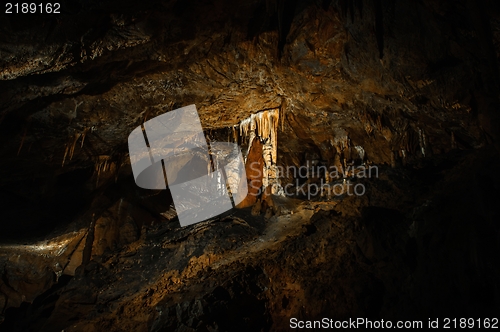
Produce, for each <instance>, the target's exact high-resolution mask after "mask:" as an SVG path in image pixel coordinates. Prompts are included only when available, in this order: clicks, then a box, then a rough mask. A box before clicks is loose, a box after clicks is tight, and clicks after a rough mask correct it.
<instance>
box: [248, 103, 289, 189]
mask: <svg viewBox="0 0 500 332" xmlns="http://www.w3.org/2000/svg"><path fill="white" fill-rule="evenodd" d="M279 121H280V109H274V110H265V111H261V112H259V113H256V114H252V115H251V116H250V117H248V118H247V119H245V120H243V121H241V123H240V135H241V136H242V138H243V139H246V138H247V137H248V151H250V148H251V146H252V142H253V140H254V139H255V138H258V139H259V140H260V141H261V142H262V143H264V146H263V151H262V154H263V155H262V157H263V159H264V169H263V180H262V183H263V185H264V187H268V186H269V187H271V193H273V194H274V193H277V192H278V191H280V190H279V188H280V185H279V179H278V178H277V172H276V163H277V160H278V152H277V151H278V126H279V124H280V122H279ZM247 155H248V152H247Z"/></svg>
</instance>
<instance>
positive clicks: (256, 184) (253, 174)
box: [237, 138, 264, 209]
mask: <svg viewBox="0 0 500 332" xmlns="http://www.w3.org/2000/svg"><path fill="white" fill-rule="evenodd" d="M263 165H264V160H263V158H262V143H261V142H260V140H259V139H257V138H256V139H254V140H253V141H252V146H251V148H250V151H249V152H248V156H247V162H246V164H245V171H246V173H247V185H248V195H247V197H246V198H245V199H244V200H243V201H242V202H241V203H240V204H238V206H237V207H238V208H240V209H241V208H245V207H249V206H252V205H253V204H255V202H256V201H257V198H258V196H259V194H260V188H261V186H262V167H263Z"/></svg>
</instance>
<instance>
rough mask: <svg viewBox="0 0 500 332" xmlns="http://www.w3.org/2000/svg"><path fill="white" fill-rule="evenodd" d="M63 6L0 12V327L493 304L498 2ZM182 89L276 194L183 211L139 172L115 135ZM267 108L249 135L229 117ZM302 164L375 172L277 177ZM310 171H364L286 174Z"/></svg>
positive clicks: (279, 320)
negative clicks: (212, 211) (212, 212)
mask: <svg viewBox="0 0 500 332" xmlns="http://www.w3.org/2000/svg"><path fill="white" fill-rule="evenodd" d="M61 8H62V14H61V15H51V16H47V15H38V14H34V15H31V16H30V15H5V16H3V17H2V19H1V20H0V141H1V142H2V144H0V174H1V175H2V176H1V177H0V199H1V201H2V208H1V209H0V276H1V278H0V330H2V331H61V330H64V331H104V330H106V331H124V330H132V331H234V330H247V331H259V330H261V331H268V330H278V331H279V330H287V329H288V327H289V319H290V318H291V317H296V318H298V319H303V320H313V319H321V318H323V317H330V318H333V319H348V318H356V317H367V318H373V319H380V318H383V319H393V320H400V319H421V320H427V318H432V317H437V316H439V317H445V316H449V317H478V318H479V317H483V318H484V317H493V316H495V315H497V314H498V312H500V310H499V309H500V308H499V307H500V303H499V301H500V300H499V299H500V294H499V289H500V288H499V285H498V283H499V281H498V280H500V271H499V266H500V264H499V263H500V262H499V258H498V255H497V253H498V252H499V249H500V248H499V243H500V235H499V234H500V233H499V225H498V220H500V218H499V209H498V206H497V205H498V204H497V203H496V198H495V197H496V194H497V192H498V190H499V181H498V179H497V176H496V174H497V169H496V168H497V165H498V162H499V159H500V158H499V155H498V151H499V149H498V146H499V145H498V142H499V138H498V134H499V133H500V127H499V124H500V120H499V115H498V114H499V113H498V109H499V108H498V106H499V105H500V103H499V99H498V91H500V83H499V82H500V80H499V75H498V59H499V57H498V55H499V54H500V49H499V45H500V44H499V43H498V41H499V40H500V39H499V38H500V32H499V31H500V28H499V27H500V23H499V22H500V20H499V17H500V15H499V13H500V10H499V8H498V5H497V4H496V3H495V2H493V1H489V2H488V1H487V2H481V3H476V2H474V1H469V0H460V1H456V2H453V3H443V2H440V1H433V0H425V1H420V2H413V1H301V0H298V1H295V0H294V1H291V0H290V1H281V0H280V1H260V0H253V1H246V2H245V3H238V2H234V1H225V0H220V1H219V0H214V1H208V2H202V3H200V2H196V3H195V2H194V1H152V2H149V3H147V4H143V3H139V2H134V1H119V2H118V1H101V2H92V1H91V2H81V1H76V2H75V1H73V2H69V1H64V2H61ZM189 104H195V105H196V106H197V109H198V113H199V116H200V119H201V122H202V125H203V129H204V130H205V135H206V138H207V141H208V142H215V141H230V142H234V143H238V144H239V145H240V146H241V148H242V151H243V152H244V155H245V157H246V162H247V163H246V166H247V167H246V168H247V176H248V181H249V183H250V182H251V181H256V182H257V183H259V187H260V184H262V183H269V180H270V179H272V180H273V181H272V183H273V185H277V186H279V185H281V186H282V187H283V188H285V187H286V185H289V184H290V185H292V188H293V194H291V195H286V196H288V197H283V196H275V195H272V194H273V193H274V192H272V191H271V190H268V191H265V192H264V194H263V195H261V196H260V197H251V196H248V197H247V198H246V199H245V201H244V202H243V203H242V205H241V206H240V209H234V210H231V211H229V212H227V213H225V214H224V215H222V216H220V217H217V218H214V219H212V220H208V221H205V222H202V223H199V224H196V225H192V226H189V227H185V228H180V227H179V222H178V220H177V219H176V212H175V208H174V206H173V200H172V197H171V196H170V193H169V192H168V190H167V191H153V190H144V189H140V188H138V187H137V186H136V185H135V184H134V179H133V176H132V172H131V167H130V162H129V156H128V149H127V137H128V135H129V133H130V132H131V131H132V130H133V129H134V128H136V127H137V126H140V125H141V124H142V123H143V122H145V121H147V120H148V119H151V118H153V117H155V116H157V115H159V114H163V113H165V112H168V111H170V110H173V109H176V108H179V107H182V106H186V105H189ZM266 112H267V113H266ZM271 112H272V114H273V116H274V117H275V118H276V119H279V120H277V122H276V123H273V124H272V126H270V123H271V122H270V121H269V120H268V122H269V123H268V122H265V121H264V122H265V123H264V124H262V127H260V125H259V127H257V128H254V129H253V130H254V136H256V138H253V140H252V139H251V137H252V134H251V133H250V131H252V129H251V128H250V131H248V128H247V127H248V126H242V123H245V122H244V120H245V119H250V120H251V119H258V120H257V121H262V119H261V118H263V117H264V116H263V115H264V114H267V115H269V114H271ZM259 114H260V115H259ZM267 118H269V119H270V118H271V117H270V116H267ZM259 119H260V120H259ZM250 122H251V121H250ZM250 122H246V123H247V125H248V124H249V123H250ZM252 123H253V122H252ZM250 127H251V126H250ZM264 127H265V128H267V129H266V130H264V131H263V128H264ZM240 128H246V129H245V130H246V132H245V133H241V131H240V130H239V129H240ZM270 128H272V130H271V129H270ZM245 130H244V131H245ZM266 137H268V138H269V140H267V141H266V139H267V138H266ZM271 138H272V139H271ZM276 142H277V143H276ZM276 144H277V146H276ZM245 151H248V152H249V153H248V155H247V154H246V153H245ZM276 154H277V155H276ZM251 162H256V163H257V164H258V167H257V169H259V170H264V169H265V170H266V172H268V173H266V176H264V177H262V176H261V175H260V174H259V172H257V171H255V170H252V169H250V164H251ZM304 165H308V168H309V171H310V170H311V168H310V165H315V166H324V167H331V166H335V167H336V168H337V169H339V170H342V171H345V170H346V168H347V167H354V166H366V167H369V166H377V167H378V173H377V176H375V177H371V178H362V177H356V176H355V172H354V170H353V169H351V173H350V174H349V175H347V173H348V172H346V173H343V174H342V172H341V174H340V175H339V176H330V175H329V174H323V173H317V174H316V175H312V176H311V174H309V173H307V176H303V175H298V176H297V175H289V174H282V176H281V177H280V179H279V180H280V181H279V182H277V181H276V176H277V174H276V173H275V168H274V167H283V168H285V169H286V167H295V168H298V167H301V166H304ZM178 166H179V165H178ZM179 167H180V166H179ZM309 171H308V172H309ZM323 181H326V182H327V183H331V184H338V185H339V186H340V187H341V188H345V187H348V186H349V185H351V184H357V183H360V184H363V186H364V188H365V189H366V192H365V193H364V194H363V195H361V196H355V195H354V196H352V195H348V194H343V195H338V196H331V195H320V196H315V195H313V197H311V195H310V194H311V192H310V191H302V190H303V189H304V188H305V187H307V186H309V185H322V184H323V183H324V182H323ZM251 189H252V190H254V189H255V188H251ZM273 190H274V189H273ZM254 191H255V190H254ZM300 192H302V194H299V193H300ZM281 194H282V193H281Z"/></svg>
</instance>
